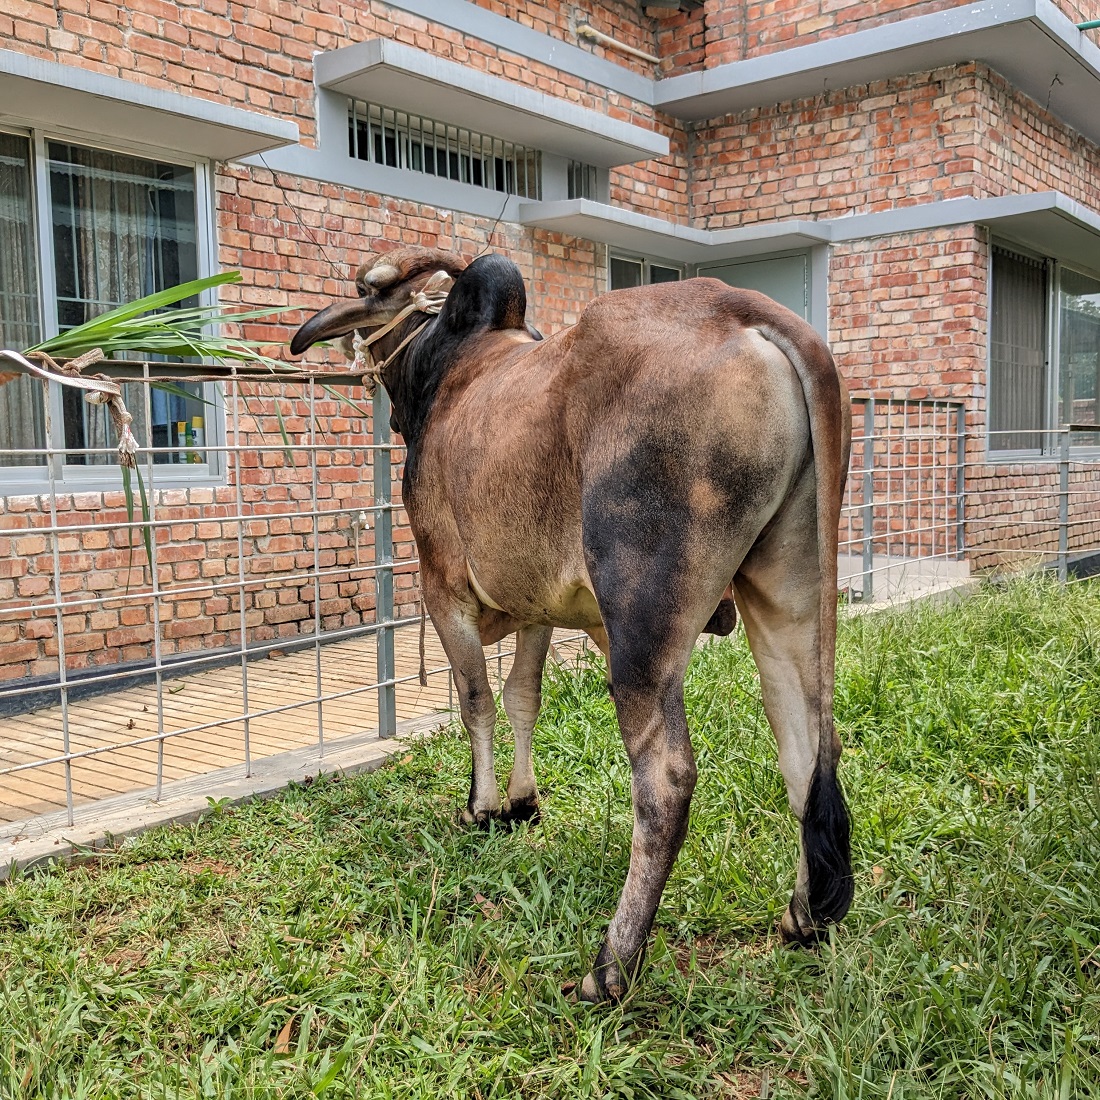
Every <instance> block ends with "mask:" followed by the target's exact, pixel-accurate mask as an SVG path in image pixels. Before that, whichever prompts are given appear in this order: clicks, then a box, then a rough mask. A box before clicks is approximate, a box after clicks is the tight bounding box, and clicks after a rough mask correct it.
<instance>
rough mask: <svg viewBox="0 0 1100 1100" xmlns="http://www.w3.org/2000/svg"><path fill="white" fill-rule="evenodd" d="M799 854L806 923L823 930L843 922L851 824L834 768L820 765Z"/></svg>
mask: <svg viewBox="0 0 1100 1100" xmlns="http://www.w3.org/2000/svg"><path fill="white" fill-rule="evenodd" d="M802 850H803V852H804V853H805V856H806V870H807V871H808V872H809V898H808V903H809V908H810V914H809V915H810V920H811V921H812V922H813V924H814V927H816V928H819V929H820V928H824V927H825V925H827V924H835V923H836V922H837V921H840V920H843V919H844V915H845V914H846V913H847V912H848V907H849V906H850V905H851V904H852V894H853V893H854V892H855V883H854V881H853V879H852V852H851V822H850V821H849V818H848V808H847V807H846V806H845V804H844V794H843V793H842V792H841V789H840V784H839V782H837V777H836V770H835V768H834V767H826V768H822V766H821V764H820V762H819V763H818V766H817V768H816V769H815V770H814V774H813V778H812V779H811V780H810V790H809V793H808V795H807V797H806V809H805V812H804V813H803V815H802Z"/></svg>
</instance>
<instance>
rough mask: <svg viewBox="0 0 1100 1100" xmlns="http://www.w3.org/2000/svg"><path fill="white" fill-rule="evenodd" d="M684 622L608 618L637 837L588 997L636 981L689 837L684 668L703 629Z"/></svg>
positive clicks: (614, 994) (690, 775) (612, 994)
mask: <svg viewBox="0 0 1100 1100" xmlns="http://www.w3.org/2000/svg"><path fill="white" fill-rule="evenodd" d="M683 626H684V624H682V623H672V622H669V621H659V618H657V617H655V618H654V619H651V620H650V621H648V622H633V623H632V622H629V621H624V622H622V623H621V624H619V623H616V621H615V619H614V618H611V619H610V620H609V622H608V633H609V635H610V642H611V645H610V649H611V680H612V682H613V683H614V685H615V693H614V698H615V710H616V712H617V714H618V718H619V728H620V730H621V732H622V736H623V742H624V744H625V745H626V751H627V755H628V756H629V758H630V769H631V784H630V791H631V799H632V801H633V804H634V835H633V839H632V842H631V848H630V870H629V872H628V873H627V876H626V884H625V885H624V886H623V892H622V896H621V897H620V899H619V905H618V908H617V909H616V910H615V915H614V917H613V918H612V920H611V924H610V926H609V927H608V930H607V937H606V939H605V940H604V943H603V946H602V947H601V948H600V951H599V953H598V954H597V956H596V960H595V963H594V964H593V966H592V970H591V972H590V973H589V974H588V975H587V977H585V979H584V981H583V982H582V983H581V991H580V995H581V997H583V998H584V999H585V1000H588V1001H603V1000H619V999H620V998H621V997H622V996H624V994H625V993H626V991H627V988H628V987H629V985H630V983H631V982H632V981H633V980H634V977H635V976H636V974H637V972H638V968H639V967H640V966H641V963H642V958H643V956H644V954H645V946H646V941H647V939H648V938H649V931H650V928H651V927H652V925H653V918H654V917H655V915H656V913H657V906H658V904H659V902H660V900H661V894H662V892H663V891H664V888H665V883H666V882H667V881H668V876H669V872H670V871H671V870H672V865H673V863H674V862H675V860H676V856H677V855H678V854H679V851H680V847H681V845H682V844H683V842H684V837H685V836H686V835H687V827H688V809H689V807H690V805H691V796H692V792H693V791H694V790H695V779H696V770H695V757H694V754H693V753H692V748H691V739H690V737H689V735H688V727H687V716H686V714H685V712H684V670H685V669H686V668H687V663H688V660H689V658H690V656H691V648H692V643H693V641H694V637H695V634H697V633H698V630H696V631H695V632H694V633H692V632H691V631H690V630H689V629H687V628H686V627H684V629H677V627H683ZM689 634H691V637H688V635H689Z"/></svg>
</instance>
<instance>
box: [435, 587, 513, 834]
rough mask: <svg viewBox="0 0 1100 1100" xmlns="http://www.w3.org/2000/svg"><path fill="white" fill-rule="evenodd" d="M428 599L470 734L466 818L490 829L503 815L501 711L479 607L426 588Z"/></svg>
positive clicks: (467, 820) (461, 711)
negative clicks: (496, 757)
mask: <svg viewBox="0 0 1100 1100" xmlns="http://www.w3.org/2000/svg"><path fill="white" fill-rule="evenodd" d="M424 597H425V600H424V602H425V604H426V605H427V608H428V611H429V612H430V613H431V617H432V625H433V626H434V627H435V630H436V633H437V634H438V635H439V640H440V641H441V642H442V643H443V650H444V652H445V653H446V654H447V660H448V661H449V662H450V664H451V673H452V675H453V677H454V682H455V689H456V691H457V692H458V709H459V713H460V714H461V716H462V724H463V725H464V726H465V727H466V732H467V733H468V734H469V736H470V755H471V758H472V760H471V770H470V797H469V799H468V800H467V803H466V809H465V810H464V811H463V813H462V818H463V820H464V821H465V822H466V823H467V824H477V825H479V826H480V827H481V828H483V829H487V828H488V827H489V822H490V821H491V820H492V819H493V818H496V817H499V816H500V791H499V789H498V788H497V776H496V768H495V766H494V761H493V732H494V729H495V727H496V718H497V709H496V701H495V700H494V698H493V690H492V688H491V687H490V686H489V675H488V672H487V671H486V668H485V652H484V650H483V649H482V647H481V635H480V633H479V632H478V607H477V605H476V604H475V603H472V602H469V603H466V602H463V601H461V600H459V599H455V598H453V597H448V596H447V595H441V594H439V593H438V592H436V593H433V592H431V590H430V588H429V586H428V585H427V584H425V589H424Z"/></svg>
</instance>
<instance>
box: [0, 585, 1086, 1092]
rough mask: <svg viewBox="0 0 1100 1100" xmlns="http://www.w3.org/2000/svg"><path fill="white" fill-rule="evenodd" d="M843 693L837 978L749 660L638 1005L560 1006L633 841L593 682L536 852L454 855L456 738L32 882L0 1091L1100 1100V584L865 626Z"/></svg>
mask: <svg viewBox="0 0 1100 1100" xmlns="http://www.w3.org/2000/svg"><path fill="white" fill-rule="evenodd" d="M839 664H840V675H839V689H838V694H837V716H838V721H839V724H840V728H841V733H842V735H843V737H844V740H845V744H846V747H847V752H846V755H845V759H844V762H843V778H844V782H845V785H846V788H847V791H848V795H849V799H850V803H851V809H852V814H853V819H854V845H855V870H856V877H857V893H856V900H855V904H854V906H853V909H852V912H851V914H850V916H849V918H848V919H847V920H846V921H845V923H844V924H843V926H841V927H840V928H839V929H838V930H836V932H835V934H834V935H833V937H832V940H831V942H830V943H828V944H826V945H824V946H823V947H822V948H821V949H820V950H819V951H817V952H812V953H811V952H805V951H802V952H799V951H791V950H787V949H784V948H781V947H780V946H779V944H778V941H777V937H776V933H775V925H776V921H777V919H778V917H779V915H780V913H781V911H782V908H783V906H784V905H785V903H786V901H787V898H788V895H789V891H790V888H791V885H792V881H793V873H794V859H795V840H796V831H795V826H794V822H793V821H792V819H791V817H790V814H789V813H788V811H787V808H786V799H785V795H784V792H783V789H782V785H781V781H780V779H779V776H778V773H777V770H776V767H775V762H774V756H775V754H774V748H773V743H772V740H771V735H770V733H769V731H768V729H767V726H766V723H765V722H764V720H763V716H762V712H761V708H760V704H759V701H758V695H757V686H756V681H755V676H754V670H753V666H752V664H751V661H750V660H749V658H748V656H747V652H746V649H745V646H744V642H743V640H741V639H740V638H738V639H736V640H734V641H732V642H722V643H717V644H712V645H710V646H708V647H707V648H705V649H703V650H701V651H700V652H699V654H698V655H697V657H696V659H695V661H694V663H693V665H692V668H691V671H690V674H689V680H688V685H687V692H688V706H689V714H690V716H691V721H692V728H693V731H694V737H695V744H696V750H697V754H698V756H699V762H700V782H699V787H698V790H697V792H696V795H695V803H694V808H693V810H694V812H693V819H692V826H691V831H690V835H689V839H688V841H687V844H686V845H685V848H684V851H683V854H682V855H681V857H680V860H679V862H678V864H677V867H676V870H675V871H674V873H673V877H672V880H671V881H670V883H669V887H668V890H667V891H666V893H665V898H664V902H663V904H662V906H661V909H660V912H659V914H658V922H657V929H656V932H655V936H654V941H653V946H652V951H651V954H650V961H649V963H648V966H647V968H646V970H645V972H644V977H643V979H642V981H641V984H640V986H639V987H638V988H637V989H636V991H635V992H634V993H633V994H632V996H631V997H630V998H629V1000H628V1001H627V1002H626V1003H625V1004H624V1005H622V1006H620V1007H617V1008H610V1009H609V1008H599V1009H592V1008H589V1007H585V1006H582V1005H578V1004H576V1003H575V1002H574V1001H573V1000H572V998H571V996H570V994H569V983H570V982H572V981H575V980H577V979H579V978H580V976H581V975H582V974H583V973H584V972H585V970H586V969H587V967H588V963H589V961H590V956H591V954H592V952H593V951H594V950H595V949H596V947H597V946H598V943H599V939H600V936H601V935H602V933H603V930H604V927H605V925H606V922H607V920H608V918H609V916H610V913H611V911H612V908H613V906H614V904H615V900H616V897H617V894H618V890H619V888H620V886H621V883H622V880H623V876H624V874H625V870H626V862H627V857H628V853H629V845H630V832H629V830H630V816H629V793H628V771H627V767H626V762H625V757H624V753H623V750H622V747H621V744H620V742H619V738H618V733H617V729H616V726H615V722H614V717H613V712H612V708H611V704H610V702H609V700H608V698H607V695H606V692H605V690H604V688H603V686H602V682H601V677H600V674H599V671H598V669H597V668H595V667H594V666H593V667H590V668H587V669H584V670H582V671H580V672H579V673H578V674H576V675H574V674H556V675H554V676H553V677H552V678H551V681H550V683H549V684H548V690H547V698H546V705H545V709H544V712H543V717H542V719H541V720H540V726H539V733H538V736H537V740H536V766H537V770H538V774H539V776H540V781H541V786H542V790H543V824H542V825H540V826H539V827H538V828H535V829H532V830H526V829H524V830H521V831H519V832H517V833H515V834H512V835H507V834H503V833H493V834H491V835H483V834H480V833H477V832H470V831H467V830H466V829H464V828H461V827H459V826H458V825H456V824H455V820H454V814H455V811H456V809H457V808H458V806H459V803H460V802H461V800H462V799H463V798H464V796H465V789H466V779H467V775H468V769H469V764H468V749H467V747H466V745H465V739H464V738H463V737H460V736H459V734H458V733H457V731H455V730H451V731H449V732H447V733H445V734H442V735H440V736H438V737H435V738H434V739H432V740H430V741H427V742H425V743H423V744H420V745H417V746H416V747H415V748H412V749H410V750H409V752H408V753H407V754H405V755H404V756H403V757H402V758H401V759H400V760H398V761H397V762H396V763H395V764H393V765H392V766H389V767H387V768H385V769H383V770H382V771H381V772H378V773H376V774H374V775H369V776H359V777H355V778H344V779H338V778H331V779H323V780H319V781H317V782H314V783H313V784H311V785H310V786H308V787H296V788H293V789H291V790H289V791H288V792H286V794H285V795H284V796H282V797H280V798H277V799H274V800H271V801H268V802H262V803H255V804H252V805H248V806H244V807H240V808H234V809H224V808H218V809H216V810H215V811H214V812H212V813H211V814H210V815H209V816H208V817H207V818H206V819H205V820H204V821H202V822H200V823H198V824H196V825H193V826H188V827H175V828H170V829H161V830H157V831H154V832H151V833H148V834H146V835H144V836H142V837H141V838H139V839H137V840H136V841H134V842H131V843H129V844H127V845H125V846H123V848H122V849H121V850H119V851H117V852H114V853H110V854H107V855H105V856H103V857H102V858H99V859H96V860H94V861H92V862H87V863H83V864H80V865H75V866H70V867H60V868H56V869H54V870H51V871H49V872H45V873H38V874H28V875H25V876H16V877H15V878H14V879H13V880H12V881H11V882H9V883H8V884H7V885H6V886H3V887H2V888H0V1095H3V1096H5V1097H11V1098H16V1097H18V1098H23V1097H28V1098H30V1097H111V1098H114V1097H137V1096H141V1097H162V1096H167V1097H200V1096H202V1097H287V1098H291V1097H307V1096H314V1095H316V1096H326V1097H349V1098H350V1097H431V1098H433V1100H434V1098H442V1097H451V1096H455V1097H486V1098H487V1097H509V1098H511V1097H528V1096H546V1097H592V1096H608V1097H706V1096H727V1097H747V1096H757V1095H765V1094H766V1095H771V1096H773V1097H778V1096H815V1097H844V1098H853V1100H854V1098H866V1100H871V1098H882V1100H886V1098H890V1100H902V1098H922V1100H923V1098H935V1097H945V1098H970V1097H1006V1098H1007V1097H1012V1098H1024V1097H1050V1098H1052V1100H1063V1098H1070V1097H1086V1096H1100V1036H1098V1032H1100V874H1098V869H1097V865H1098V859H1100V824H1098V820H1097V817H1098V814H1100V787H1098V778H1097V777H1098V774H1100V587H1097V586H1096V585H1095V584H1093V585H1089V584H1077V585H1072V586H1070V587H1067V588H1065V589H1059V588H1058V587H1057V586H1055V585H1053V584H1051V583H1048V582H1045V581H1038V580H1032V581H1027V582H1023V583H1015V584H1012V585H1010V586H1007V587H1003V588H994V587H988V588H986V589H983V590H982V591H981V592H979V593H978V594H976V595H975V596H973V597H972V598H970V599H968V600H966V601H965V602H964V603H962V604H959V605H957V606H953V607H949V608H946V609H941V610H934V609H928V608H926V609H920V610H917V611H914V612H910V613H905V614H897V615H880V616H875V617H862V618H855V619H851V620H849V621H847V622H846V623H845V624H844V625H843V627H842V636H841V641H840V663H839ZM500 755H501V757H502V761H501V770H502V772H503V765H504V764H506V762H507V761H506V757H507V753H506V752H502V753H501V754H500ZM563 986H564V987H565V991H564V992H563Z"/></svg>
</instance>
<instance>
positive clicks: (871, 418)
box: [859, 397, 875, 603]
mask: <svg viewBox="0 0 1100 1100" xmlns="http://www.w3.org/2000/svg"><path fill="white" fill-rule="evenodd" d="M863 467H864V469H863V591H862V592H861V593H860V597H859V598H860V602H861V603H871V602H872V601H873V600H874V598H875V573H874V569H875V544H874V537H875V399H874V398H873V397H871V398H868V400H867V401H866V402H865V403H864V406H863Z"/></svg>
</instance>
